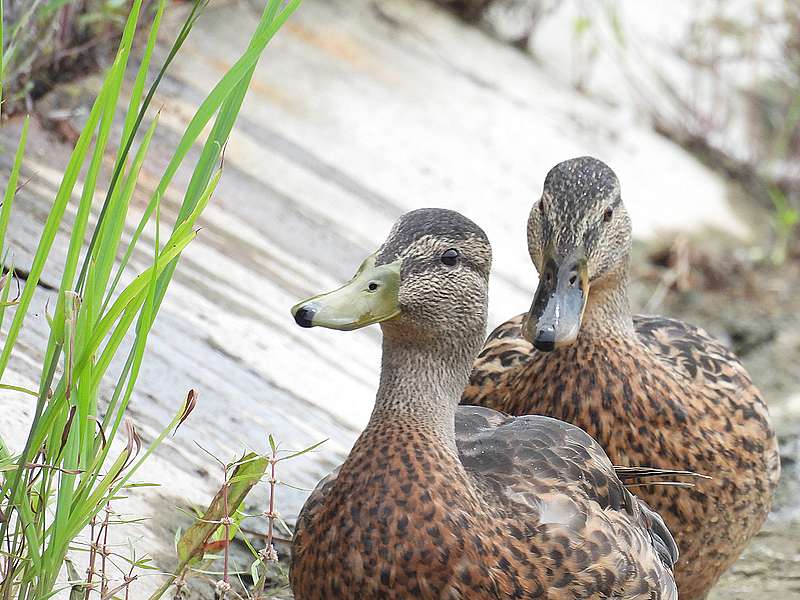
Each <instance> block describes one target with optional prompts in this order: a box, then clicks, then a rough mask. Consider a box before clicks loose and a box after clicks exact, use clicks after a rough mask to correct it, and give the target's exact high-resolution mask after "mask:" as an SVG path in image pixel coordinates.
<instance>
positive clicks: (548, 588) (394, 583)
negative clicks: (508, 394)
mask: <svg viewBox="0 0 800 600" xmlns="http://www.w3.org/2000/svg"><path fill="white" fill-rule="evenodd" d="M456 440H457V445H458V453H459V455H458V456H456V455H455V454H454V453H453V452H452V451H451V450H449V449H448V448H447V447H445V446H442V445H441V444H440V443H439V442H438V439H437V436H436V435H435V434H432V433H430V434H429V433H428V432H427V430H426V426H425V423H421V422H413V421H411V420H409V421H408V422H407V423H403V422H393V423H377V424H373V425H370V426H369V427H368V428H367V430H366V431H365V432H364V433H363V434H362V436H361V437H360V438H359V440H358V441H357V442H356V445H355V446H354V448H353V450H352V452H351V454H350V456H349V457H348V459H347V461H346V462H345V463H344V464H343V465H342V466H341V467H340V468H339V469H338V470H337V471H336V472H334V473H333V474H331V475H330V476H329V477H328V478H326V479H325V480H323V481H322V482H321V483H320V484H319V485H318V486H317V488H316V489H315V490H314V492H313V493H312V494H311V496H310V498H309V499H308V501H307V502H306V505H305V506H304V508H303V511H302V513H301V515H300V517H299V518H298V523H297V529H296V532H295V539H294V543H293V563H292V585H293V589H294V593H295V597H296V598H297V599H298V600H309V599H326V600H335V599H345V598H346V599H357V598H360V599H365V600H368V599H373V598H387V599H390V598H397V599H401V598H402V599H411V598H423V599H431V600H432V599H437V600H438V599H443V598H445V599H454V600H455V599H465V600H466V599H474V600H481V599H484V598H497V599H500V598H548V599H554V600H555V599H564V600H566V599H570V600H572V599H576V598H587V599H588V598H619V599H631V600H633V599H642V600H644V599H650V600H655V599H659V598H663V599H672V598H677V592H676V588H675V583H674V581H673V578H672V573H671V567H672V563H673V562H674V561H675V558H676V555H675V552H676V549H675V546H674V542H673V540H672V537H671V536H670V534H669V532H668V531H667V530H666V528H665V526H664V524H663V522H662V521H661V519H660V518H659V517H658V515H656V514H655V513H654V512H653V511H651V510H650V509H649V508H647V506H646V505H645V504H644V503H642V502H641V501H639V500H637V499H636V498H635V497H634V496H633V495H632V494H631V493H630V492H629V491H628V490H626V489H625V487H624V486H623V485H622V483H621V482H620V481H619V479H618V478H617V477H616V475H615V474H614V470H613V467H612V465H611V462H610V461H609V460H608V458H607V456H606V455H605V453H604V452H603V450H602V449H601V448H600V446H599V445H597V444H596V443H595V442H594V441H593V440H592V439H591V438H590V437H589V436H588V435H587V434H586V433H584V432H583V431H581V430H580V429H578V428H577V427H574V426H571V425H568V424H566V423H562V422H559V421H556V420H554V419H550V418H547V417H520V418H514V417H508V416H506V415H502V414H500V413H497V412H495V411H492V410H488V409H485V408H480V407H461V408H459V410H458V411H457V413H456ZM298 573H303V574H304V576H303V577H300V576H298V575H297V574H298Z"/></svg>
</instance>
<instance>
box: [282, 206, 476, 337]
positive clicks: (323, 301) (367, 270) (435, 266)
mask: <svg viewBox="0 0 800 600" xmlns="http://www.w3.org/2000/svg"><path fill="white" fill-rule="evenodd" d="M491 262H492V251H491V246H490V245H489V240H488V239H487V237H486V234H485V233H484V232H483V230H482V229H481V228H480V227H478V226H477V225H476V224H475V223H473V222H472V221H470V220H469V219H467V218H466V217H464V216H463V215H461V214H459V213H457V212H454V211H451V210H445V209H435V208H423V209H419V210H415V211H412V212H409V213H407V214H405V215H403V216H402V217H401V218H400V219H399V220H398V221H397V223H396V224H395V225H394V227H393V228H392V230H391V232H390V233H389V237H388V238H387V240H386V241H385V242H384V244H383V245H382V246H381V247H380V248H379V249H378V251H377V252H375V253H374V254H372V255H370V256H369V257H367V258H366V260H364V262H363V263H362V264H361V267H360V268H359V269H358V272H357V273H356V275H355V277H353V279H352V280H350V281H349V282H348V283H347V284H345V285H344V286H343V287H341V288H339V289H337V290H335V291H333V292H329V293H327V294H322V295H319V296H315V297H313V298H309V299H308V300H304V301H302V302H299V303H298V304H296V305H295V306H294V307H293V308H292V314H293V315H294V318H295V321H296V322H297V324H298V325H300V326H302V327H315V326H319V327H327V328H330V329H340V330H352V329H359V328H361V327H365V326H367V325H370V324H373V323H381V325H382V328H383V331H384V337H391V338H392V339H394V340H396V341H398V342H399V341H401V340H403V339H405V340H413V342H414V343H415V344H418V345H424V344H427V343H431V344H437V345H444V346H454V347H458V346H463V345H465V343H466V345H467V346H470V347H469V348H466V349H465V350H466V352H473V351H474V352H476V353H477V349H478V348H479V344H480V343H481V341H482V338H483V335H484V332H485V324H486V313H487V301H488V282H489V270H490V267H491ZM467 342H469V343H467ZM475 345H477V348H472V347H471V346H475Z"/></svg>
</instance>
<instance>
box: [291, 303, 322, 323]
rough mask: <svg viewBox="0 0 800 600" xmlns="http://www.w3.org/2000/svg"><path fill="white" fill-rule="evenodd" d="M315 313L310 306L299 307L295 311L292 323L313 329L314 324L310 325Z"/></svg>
mask: <svg viewBox="0 0 800 600" xmlns="http://www.w3.org/2000/svg"><path fill="white" fill-rule="evenodd" d="M316 312H317V311H316V310H314V308H313V307H311V306H301V307H300V308H298V309H297V312H296V313H294V321H295V323H297V324H298V325H300V327H313V326H314V323H312V321H313V319H314V314H315V313H316Z"/></svg>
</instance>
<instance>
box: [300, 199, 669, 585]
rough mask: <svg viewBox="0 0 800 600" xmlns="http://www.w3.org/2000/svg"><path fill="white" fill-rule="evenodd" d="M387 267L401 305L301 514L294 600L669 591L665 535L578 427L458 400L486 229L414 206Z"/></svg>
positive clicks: (388, 248)
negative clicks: (367, 397) (369, 386)
mask: <svg viewBox="0 0 800 600" xmlns="http://www.w3.org/2000/svg"><path fill="white" fill-rule="evenodd" d="M452 250H456V251H457V261H453V260H451V259H452V257H453V252H452ZM448 251H449V253H450V254H449V256H450V258H449V259H447V261H446V260H445V259H446V257H447V254H448ZM396 261H400V272H401V276H400V285H399V290H398V291H397V302H398V304H399V309H400V310H399V315H397V316H394V317H393V318H390V319H389V320H386V321H384V322H383V323H382V324H381V326H382V329H383V334H384V338H383V360H382V369H381V383H380V388H379V390H378V394H377V398H376V402H375V408H374V410H373V413H372V417H371V418H370V422H369V424H368V426H367V428H366V429H365V431H364V432H363V433H362V434H361V436H360V437H359V439H358V441H357V442H356V444H355V446H354V447H353V449H352V451H351V453H350V455H349V456H348V458H347V460H346V461H345V463H344V464H343V465H342V466H341V467H340V468H339V469H337V470H336V471H335V472H334V473H332V474H331V475H329V476H328V477H327V478H326V479H324V480H323V481H322V482H321V483H320V484H319V485H318V486H317V488H316V489H315V490H314V491H313V492H312V494H311V496H310V497H309V499H308V501H307V502H306V504H305V506H304V507H303V510H302V512H301V514H300V516H299V518H298V521H297V528H296V531H295V537H294V540H293V543H292V557H293V560H292V568H291V573H290V580H291V583H292V588H293V591H294V594H295V598H297V600H312V599H320V600H322V599H324V600H337V599H364V600H370V599H376V598H387V599H401V598H402V599H411V598H422V599H430V600H433V599H436V600H440V599H453V600H456V599H463V600H467V599H470V600H482V599H489V598H494V599H501V598H520V599H521V598H526V599H534V598H542V599H545V598H547V599H564V600H566V599H570V600H571V599H573V598H587V599H588V598H617V599H625V600H628V599H630V600H633V599H637V600H645V599H647V600H654V599H662V598H663V599H673V598H677V595H676V589H675V583H674V581H673V578H672V573H671V567H672V564H673V563H674V562H675V560H676V558H677V554H676V552H677V550H676V548H675V545H674V541H673V540H672V537H671V536H670V534H669V532H668V531H667V529H666V527H665V526H664V524H663V521H662V520H661V519H660V517H659V516H658V515H657V514H656V513H654V512H653V511H652V510H650V509H649V508H648V507H647V506H646V505H645V504H644V503H642V502H640V501H639V500H637V499H636V497H635V496H633V495H632V494H631V493H630V492H629V491H628V490H627V489H625V487H624V486H623V484H622V482H621V481H620V480H619V478H618V477H617V476H616V474H615V472H614V468H613V467H612V465H611V463H610V461H609V460H608V458H607V456H606V455H605V453H604V452H603V450H602V449H601V448H600V446H599V445H598V444H597V443H595V442H594V441H593V440H592V439H591V438H590V437H589V436H588V435H587V434H586V433H585V432H583V431H581V430H580V429H579V428H577V427H574V426H572V425H569V424H567V423H564V422H560V421H557V420H554V419H550V418H547V417H538V416H528V417H518V418H515V417H509V416H506V415H503V414H500V413H498V412H496V411H493V410H489V409H486V408H480V407H458V406H457V405H458V402H459V398H460V395H461V392H462V390H463V389H464V386H465V385H466V383H467V380H468V378H469V372H470V368H471V365H472V362H473V360H474V357H475V356H476V355H477V353H478V350H479V349H480V347H481V344H482V340H483V332H484V331H485V329H484V328H485V323H486V305H487V285H488V275H489V267H490V263H491V249H490V247H489V243H488V240H487V239H486V237H485V235H484V234H483V232H482V231H481V230H480V229H479V228H478V227H477V226H475V225H474V224H473V223H472V222H471V221H469V220H467V219H466V218H464V217H462V216H461V215H459V214H458V213H453V212H451V211H443V210H433V209H426V210H421V211H414V212H412V213H409V214H408V215H405V216H404V217H403V218H402V219H401V220H400V221H399V222H398V224H397V225H396V226H395V227H394V229H393V230H392V232H391V234H390V236H389V239H388V240H387V241H386V243H385V244H384V245H383V246H382V248H381V250H380V251H379V253H378V255H377V259H376V265H383V264H389V263H395V262H396ZM362 269H363V268H362ZM354 281H355V280H354ZM359 285H361V284H359ZM346 287H347V286H346ZM342 289H343V290H344V289H345V288H342ZM369 289H370V290H371V289H373V288H372V286H371V285H370V287H369ZM345 293H351V291H346V292H345ZM366 293H367V292H366V290H362V294H361V295H362V297H363V295H364V294H366ZM376 293H379V292H378V291H376ZM334 294H337V292H334ZM324 298H325V297H324V296H323V297H318V298H317V299H315V301H314V302H310V303H307V304H301V305H298V307H296V309H295V311H296V312H295V318H296V319H297V320H298V323H300V324H303V325H305V326H313V325H315V324H318V323H315V322H314V321H313V316H314V315H315V314H321V313H323V312H325V311H326V310H327V309H326V307H325V300H324ZM384 304H385V303H384ZM327 315H328V317H327V318H329V319H330V318H331V317H330V311H328V313H327ZM352 320H353V322H356V320H357V319H356V316H353V319H352ZM330 322H334V321H333V320H331V321H330ZM335 322H336V325H337V327H338V328H351V327H350V324H349V323H342V321H341V319H340V320H337V321H335Z"/></svg>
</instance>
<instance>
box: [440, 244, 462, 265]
mask: <svg viewBox="0 0 800 600" xmlns="http://www.w3.org/2000/svg"><path fill="white" fill-rule="evenodd" d="M442 262H443V263H444V264H446V265H447V266H448V267H454V266H456V263H457V262H458V250H456V249H455V248H450V249H449V250H445V251H444V252H443V253H442Z"/></svg>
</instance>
